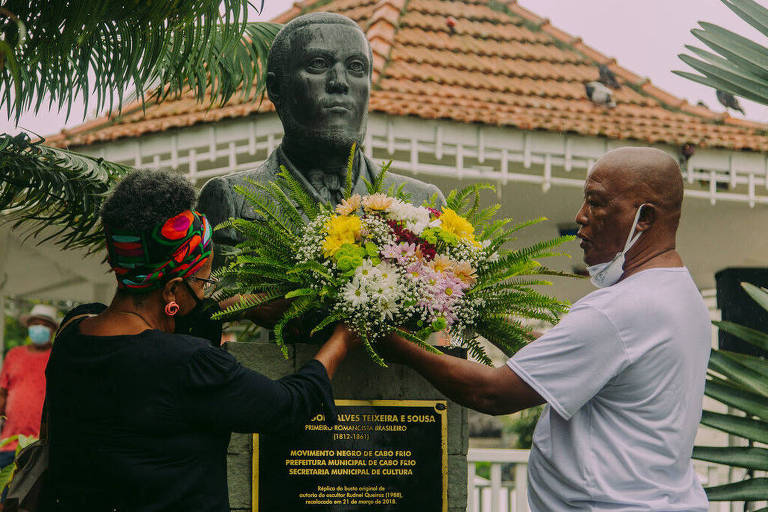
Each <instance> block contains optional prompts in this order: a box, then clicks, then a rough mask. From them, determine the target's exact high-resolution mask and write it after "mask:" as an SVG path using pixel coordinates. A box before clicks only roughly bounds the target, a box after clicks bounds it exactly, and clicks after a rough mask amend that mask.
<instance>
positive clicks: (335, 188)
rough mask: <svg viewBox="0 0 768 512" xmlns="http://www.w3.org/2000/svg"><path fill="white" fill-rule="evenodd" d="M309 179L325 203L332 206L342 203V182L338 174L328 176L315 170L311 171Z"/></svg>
mask: <svg viewBox="0 0 768 512" xmlns="http://www.w3.org/2000/svg"><path fill="white" fill-rule="evenodd" d="M308 178H309V182H310V183H311V184H312V186H313V187H315V190H316V191H317V193H318V195H319V196H320V199H322V200H323V201H324V202H326V203H329V204H332V205H334V204H338V203H339V202H341V199H342V195H343V191H342V180H341V178H340V177H339V176H338V175H337V174H326V173H324V172H323V171H321V170H319V169H313V170H311V171H309V173H308Z"/></svg>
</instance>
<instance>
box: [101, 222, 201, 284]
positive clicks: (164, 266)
mask: <svg viewBox="0 0 768 512" xmlns="http://www.w3.org/2000/svg"><path fill="white" fill-rule="evenodd" d="M106 235H107V253H108V254H109V264H110V266H111V267H112V270H113V271H114V272H115V276H116V277H117V287H118V288H120V289H125V290H133V291H150V290H154V289H156V288H160V287H161V286H163V285H164V284H165V283H166V282H167V281H169V280H170V279H173V278H174V277H182V278H183V277H188V276H191V275H194V274H195V273H196V272H197V271H198V270H200V268H201V267H202V266H203V264H204V263H205V260H206V259H207V258H208V257H209V256H210V255H211V252H212V250H213V243H212V242H211V225H210V223H209V222H208V219H206V217H205V215H203V214H202V213H199V212H197V211H193V210H186V211H183V212H181V213H180V214H178V215H176V216H175V217H171V218H170V219H168V220H167V221H165V222H163V223H161V224H159V225H157V226H155V227H154V228H152V229H150V230H148V231H146V232H143V233H135V232H129V231H119V230H106Z"/></svg>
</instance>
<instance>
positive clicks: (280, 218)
mask: <svg viewBox="0 0 768 512" xmlns="http://www.w3.org/2000/svg"><path fill="white" fill-rule="evenodd" d="M247 181H250V182H251V184H252V185H254V187H255V188H254V189H249V188H247V187H244V186H242V185H235V186H234V189H235V190H236V191H237V192H238V193H240V194H241V195H242V196H243V198H245V200H246V201H247V202H248V203H249V204H250V205H251V207H252V208H253V210H254V211H255V212H256V213H257V214H259V215H261V216H262V217H264V218H265V219H266V220H267V221H269V220H271V221H272V222H274V223H275V226H274V227H279V228H280V231H281V234H283V235H284V236H287V237H290V239H291V240H295V239H296V238H297V237H296V234H295V233H294V230H293V228H292V226H291V223H290V221H289V220H288V219H286V218H285V216H284V215H283V214H282V213H281V212H280V211H279V210H278V209H277V208H276V207H275V205H274V203H271V202H270V201H269V200H267V199H266V198H263V197H260V195H259V194H258V187H256V182H254V181H253V180H247Z"/></svg>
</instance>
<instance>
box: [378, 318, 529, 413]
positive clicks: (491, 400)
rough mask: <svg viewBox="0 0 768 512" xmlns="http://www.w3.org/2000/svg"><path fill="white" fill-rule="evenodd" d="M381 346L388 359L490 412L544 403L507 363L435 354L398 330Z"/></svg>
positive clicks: (469, 404) (457, 398) (460, 400)
mask: <svg viewBox="0 0 768 512" xmlns="http://www.w3.org/2000/svg"><path fill="white" fill-rule="evenodd" d="M377 350H379V353H380V354H381V355H382V357H384V358H385V359H386V360H387V361H391V362H399V363H403V364H406V365H408V366H410V367H411V368H413V369H414V370H416V371H417V372H418V373H420V374H421V375H422V376H423V377H425V378H426V379H427V380H428V381H429V382H431V383H432V385H433V386H435V387H436V388H437V389H438V390H440V391H441V392H442V393H443V394H444V395H446V396H447V397H448V398H450V399H451V400H454V401H456V402H458V403H459V404H461V405H464V406H466V407H471V408H472V409H475V410H477V411H480V412H483V413H486V414H509V413H512V412H516V411H519V410H521V409H526V408H528V407H532V406H534V405H539V404H542V403H544V399H543V398H541V396H539V394H538V393H536V391H534V390H533V389H532V388H531V387H530V386H529V385H528V384H526V383H525V382H524V381H523V380H522V379H520V377H518V376H517V374H516V373H515V372H513V371H512V370H511V369H510V368H509V367H508V366H507V365H504V366H500V367H498V368H493V367H490V366H485V365H483V364H480V363H475V362H472V361H467V360H465V359H459V358H457V357H450V356H445V355H438V354H433V353H432V352H427V351H426V350H424V349H423V348H421V347H419V346H417V345H416V344H415V343H411V342H410V341H408V340H406V339H405V338H403V337H402V336H398V335H397V334H394V333H393V334H390V335H389V336H387V337H386V338H384V339H383V340H382V342H381V344H380V345H379V346H378V347H377Z"/></svg>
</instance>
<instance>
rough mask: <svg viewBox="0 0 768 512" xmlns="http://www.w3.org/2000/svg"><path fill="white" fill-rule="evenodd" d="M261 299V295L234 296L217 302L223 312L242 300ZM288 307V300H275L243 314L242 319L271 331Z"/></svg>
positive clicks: (289, 303)
mask: <svg viewBox="0 0 768 512" xmlns="http://www.w3.org/2000/svg"><path fill="white" fill-rule="evenodd" d="M262 297H264V294H263V293H256V294H253V295H235V296H234V297H230V298H229V299H224V300H222V301H221V302H219V307H220V308H221V309H222V310H225V309H227V308H228V307H230V306H233V305H235V304H237V303H239V302H240V301H241V300H242V299H261V298H262ZM289 307H291V300H290V299H283V298H280V299H275V300H273V301H270V302H267V303H265V304H261V305H260V306H256V307H254V308H251V309H249V310H247V311H245V312H243V316H242V318H246V319H248V320H250V321H251V322H253V323H255V324H256V325H258V326H260V327H266V328H267V329H272V328H273V327H274V326H275V324H277V322H279V321H280V318H281V317H282V316H283V315H284V314H285V312H286V311H288V308H289Z"/></svg>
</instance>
